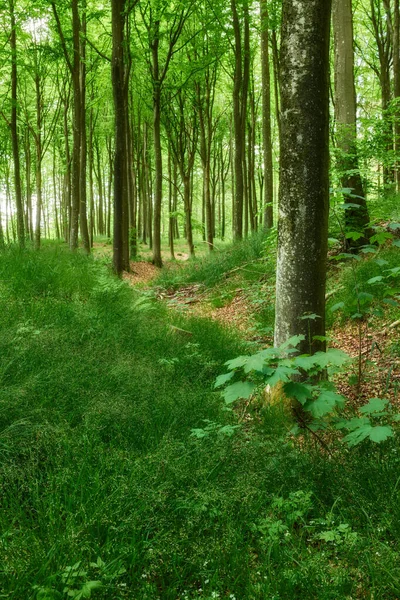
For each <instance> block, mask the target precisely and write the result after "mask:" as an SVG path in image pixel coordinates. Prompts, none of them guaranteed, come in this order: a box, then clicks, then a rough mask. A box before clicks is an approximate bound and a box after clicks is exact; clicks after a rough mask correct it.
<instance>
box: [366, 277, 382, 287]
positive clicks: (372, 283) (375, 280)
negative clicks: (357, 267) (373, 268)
mask: <svg viewBox="0 0 400 600" xmlns="http://www.w3.org/2000/svg"><path fill="white" fill-rule="evenodd" d="M381 281H383V277H382V275H378V277H372V279H368V281H367V283H369V284H370V285H374V283H380V282H381Z"/></svg>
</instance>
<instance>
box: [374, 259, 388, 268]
mask: <svg viewBox="0 0 400 600" xmlns="http://www.w3.org/2000/svg"><path fill="white" fill-rule="evenodd" d="M374 263H375V264H377V265H379V266H380V267H385V266H386V265H388V264H389V263H388V261H387V260H385V259H384V258H377V259H376V260H374Z"/></svg>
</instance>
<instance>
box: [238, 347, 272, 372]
mask: <svg viewBox="0 0 400 600" xmlns="http://www.w3.org/2000/svg"><path fill="white" fill-rule="evenodd" d="M270 356H271V354H270V352H269V351H268V350H262V351H261V352H257V354H253V355H252V356H249V357H248V360H247V362H246V364H245V366H244V372H245V373H250V372H251V371H258V372H259V373H262V372H263V369H264V367H265V361H266V359H267V358H269V357H270Z"/></svg>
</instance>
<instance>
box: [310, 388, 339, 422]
mask: <svg viewBox="0 0 400 600" xmlns="http://www.w3.org/2000/svg"><path fill="white" fill-rule="evenodd" d="M344 404H345V399H344V398H343V396H340V395H339V394H336V393H335V392H329V391H323V392H322V393H321V394H320V395H319V396H318V398H317V399H316V400H310V401H308V402H307V404H306V405H305V409H306V410H308V411H310V413H311V414H312V416H313V417H314V418H315V419H318V418H320V417H323V416H324V415H327V414H329V413H331V412H332V411H333V410H334V409H335V408H336V407H339V408H342V407H343V406H344Z"/></svg>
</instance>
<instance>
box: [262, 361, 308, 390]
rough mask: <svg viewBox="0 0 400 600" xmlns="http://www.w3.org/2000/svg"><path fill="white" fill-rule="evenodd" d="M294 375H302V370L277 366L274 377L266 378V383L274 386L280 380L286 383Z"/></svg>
mask: <svg viewBox="0 0 400 600" xmlns="http://www.w3.org/2000/svg"><path fill="white" fill-rule="evenodd" d="M294 375H300V372H299V371H297V370H296V369H293V367H281V366H280V367H277V368H276V369H275V372H274V374H273V375H272V377H269V378H268V379H267V380H266V384H267V385H270V386H271V387H274V386H275V385H276V384H277V383H279V382H280V381H283V382H284V383H285V382H286V381H289V380H290V379H291V378H292V377H293V376H294Z"/></svg>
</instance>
